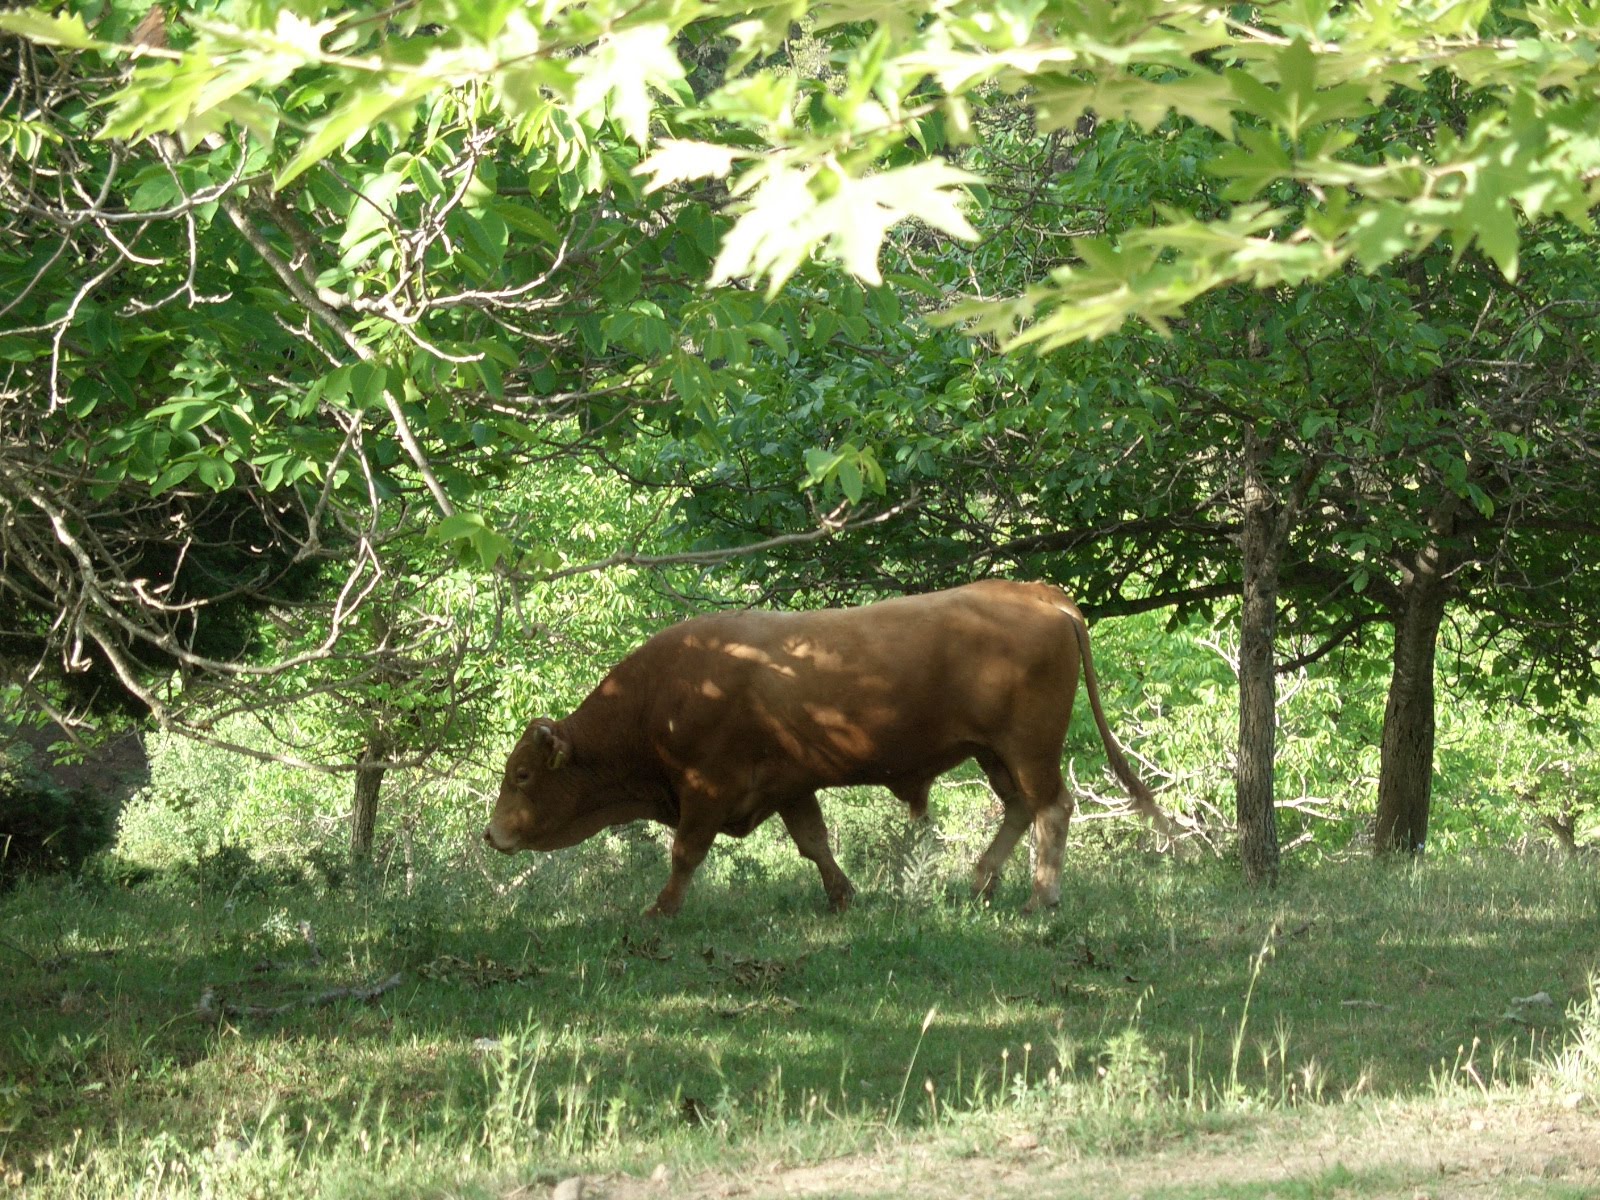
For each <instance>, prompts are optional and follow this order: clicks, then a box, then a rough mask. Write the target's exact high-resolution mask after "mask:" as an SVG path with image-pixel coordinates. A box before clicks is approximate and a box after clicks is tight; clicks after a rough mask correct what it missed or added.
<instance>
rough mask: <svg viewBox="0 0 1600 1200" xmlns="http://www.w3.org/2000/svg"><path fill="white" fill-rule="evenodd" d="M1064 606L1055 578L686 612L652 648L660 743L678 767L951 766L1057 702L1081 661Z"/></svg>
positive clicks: (829, 779)
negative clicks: (829, 603) (852, 601)
mask: <svg viewBox="0 0 1600 1200" xmlns="http://www.w3.org/2000/svg"><path fill="white" fill-rule="evenodd" d="M1064 602H1065V597H1064V596H1063V595H1062V594H1061V593H1060V592H1059V591H1058V590H1056V589H1054V588H1052V587H1049V586H1048V585H1042V584H1023V583H1011V582H1008V581H986V582H981V583H976V584H969V585H967V586H965V587H961V588H954V589H951V590H949V591H944V592H934V593H929V594H927V595H922V596H911V597H901V598H895V599H892V600H885V601H880V602H878V603H876V604H870V605H864V606H861V607H858V608H847V609H825V610H817V611H812V612H799V613H772V612H741V613H727V614H715V615H711V616H706V617H700V618H696V619H694V620H691V621H686V622H684V623H683V624H681V625H678V626H674V627H673V628H672V629H670V630H667V631H665V632H664V633H663V634H660V635H657V638H655V639H652V642H651V643H649V644H648V645H647V646H646V647H645V649H644V651H642V652H641V653H645V652H648V653H647V655H646V656H647V657H648V658H649V659H650V660H651V664H650V669H649V671H648V676H649V678H650V680H651V682H652V684H653V686H655V687H656V688H657V689H658V693H659V694H658V696H657V702H656V703H655V704H654V705H653V706H652V712H653V714H654V717H653V725H654V727H655V738H656V741H657V744H658V745H659V747H660V749H661V751H662V753H663V757H664V758H666V759H667V760H668V765H669V767H675V768H676V769H678V770H680V771H682V770H692V771H695V772H697V773H698V774H699V775H700V776H701V777H709V776H708V774H707V773H714V774H717V775H720V776H724V777H727V778H729V779H731V778H732V777H734V776H737V775H740V774H743V775H744V776H747V777H748V778H750V779H751V780H754V781H756V782H758V783H759V782H760V781H761V780H763V779H768V778H770V779H772V780H781V781H784V782H785V783H787V784H788V785H790V786H796V787H798V786H802V785H807V786H812V787H825V786H832V785H836V784H846V783H874V782H884V781H887V780H891V779H895V778H900V777H904V776H908V775H913V774H918V773H923V772H928V771H930V770H942V769H945V768H946V767H948V766H950V765H953V764H954V763H955V762H958V761H960V760H961V759H962V758H965V757H967V756H968V755H969V754H971V753H972V752H973V749H974V748H975V747H979V746H982V745H987V744H991V743H992V742H993V741H994V739H995V738H996V737H997V736H999V735H1000V734H1001V733H1003V732H1004V731H1005V729H1006V728H1008V727H1009V726H1012V725H1014V724H1015V723H1016V722H1017V721H1018V720H1022V719H1034V716H1036V714H1037V713H1038V712H1039V711H1041V706H1043V707H1044V708H1049V707H1050V706H1052V704H1053V705H1054V706H1056V707H1060V706H1061V703H1062V701H1063V700H1064V699H1065V690H1066V687H1067V686H1068V681H1067V679H1066V678H1065V677H1066V676H1067V674H1068V673H1069V672H1075V671H1076V669H1077V660H1076V650H1075V646H1074V643H1073V641H1072V631H1071V627H1070V625H1069V623H1068V620H1067V618H1066V617H1065V615H1064V614H1063V612H1062V610H1061V608H1060V605H1061V604H1062V603H1064ZM1030 714H1034V716H1030ZM1061 726H1062V728H1063V729H1064V726H1065V720H1064V718H1063V719H1062V720H1061ZM726 786H731V784H728V785H726Z"/></svg>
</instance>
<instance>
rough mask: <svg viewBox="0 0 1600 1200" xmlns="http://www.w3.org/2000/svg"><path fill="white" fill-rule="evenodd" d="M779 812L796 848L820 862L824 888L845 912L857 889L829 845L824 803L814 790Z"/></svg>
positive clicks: (832, 904) (830, 900)
mask: <svg viewBox="0 0 1600 1200" xmlns="http://www.w3.org/2000/svg"><path fill="white" fill-rule="evenodd" d="M778 815H779V816H780V817H782V818H783V827H784V828H785V829H787V830H788V831H789V836H790V837H791V838H793V839H794V844H795V848H796V849H797V850H799V851H800V853H801V855H802V856H803V857H805V858H809V859H810V860H811V861H812V862H814V863H816V864H817V870H818V871H819V872H820V873H821V874H822V890H823V891H824V892H826V893H827V894H828V906H829V907H830V908H832V909H833V911H834V912H844V910H845V909H847V908H849V907H850V900H851V898H852V897H854V896H855V894H856V889H855V887H854V886H853V885H852V884H851V882H850V879H849V877H848V876H846V875H845V873H844V872H843V871H842V870H840V869H839V864H838V862H837V861H835V859H834V857H833V850H832V849H831V848H829V846H828V825H827V822H825V821H824V820H823V819H822V806H821V805H820V804H818V803H817V794H816V793H815V792H810V793H808V794H806V795H805V796H803V797H801V798H800V799H798V800H793V801H790V802H789V803H788V804H786V805H784V806H783V807H782V808H780V809H779V810H778Z"/></svg>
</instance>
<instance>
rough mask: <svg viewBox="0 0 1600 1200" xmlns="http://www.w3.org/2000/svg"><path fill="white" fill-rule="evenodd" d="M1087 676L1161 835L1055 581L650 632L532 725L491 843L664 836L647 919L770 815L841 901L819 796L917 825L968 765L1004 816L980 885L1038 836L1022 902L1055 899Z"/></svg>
mask: <svg viewBox="0 0 1600 1200" xmlns="http://www.w3.org/2000/svg"><path fill="white" fill-rule="evenodd" d="M1080 670H1081V671H1082V673H1083V675H1084V678H1085V680H1086V681H1087V685H1088V693H1089V701H1090V707H1091V710H1092V711H1093V714H1094V719H1095V724H1096V726H1097V727H1098V729H1099V731H1100V735H1101V741H1102V742H1103V744H1104V745H1105V748H1106V753H1107V756H1108V758H1109V759H1110V762H1111V766H1112V769H1113V771H1114V772H1115V773H1116V775H1117V777H1118V778H1119V779H1120V780H1121V781H1122V783H1123V785H1124V786H1125V787H1126V788H1127V789H1128V791H1129V793H1130V794H1131V795H1132V797H1133V803H1134V807H1135V808H1136V809H1137V810H1139V811H1140V812H1142V813H1143V814H1144V815H1146V816H1147V817H1149V818H1150V819H1151V820H1153V821H1154V822H1155V823H1156V824H1157V825H1158V826H1159V827H1161V828H1162V829H1163V831H1165V832H1168V833H1170V832H1171V824H1170V822H1169V821H1168V820H1167V818H1166V816H1165V815H1164V814H1163V813H1162V812H1161V810H1160V809H1159V808H1158V807H1157V806H1156V804H1155V801H1154V799H1153V797H1152V796H1151V795H1150V792H1149V790H1148V789H1147V788H1146V787H1145V786H1144V784H1143V783H1142V782H1140V781H1139V779H1138V778H1137V777H1136V776H1135V775H1134V774H1133V772H1132V770H1131V769H1130V768H1129V766H1128V763H1127V759H1126V758H1125V757H1124V756H1123V753H1122V750H1121V747H1119V746H1118V745H1117V742H1116V739H1115V738H1114V737H1113V736H1112V733H1111V730H1110V727H1109V726H1108V725H1107V723H1106V720H1105V715H1104V713H1103V712H1102V710H1101V707H1100V698H1099V685H1098V683H1097V681H1096V678H1095V674H1094V666H1093V661H1092V659H1091V657H1090V653H1089V634H1088V628H1087V626H1086V624H1085V623H1084V620H1083V615H1082V614H1081V613H1080V612H1079V611H1078V609H1077V608H1076V606H1075V605H1073V603H1072V602H1071V600H1069V599H1068V598H1067V596H1066V595H1065V593H1063V592H1062V591H1060V589H1058V588H1055V587H1052V586H1050V585H1048V584H1039V583H1011V582H1006V581H1002V580H988V581H984V582H980V583H974V584H968V585H967V586H965V587H960V588H952V589H950V590H949V591H944V592H934V593H930V594H928V595H924V596H910V597H902V598H897V599H893V600H885V601H881V602H879V603H877V604H870V605H865V606H863V607H860V608H848V609H823V610H819V611H815V612H796V613H774V612H735V613H716V614H711V615H708V616H703V617H696V618H694V619H692V620H689V621H685V622H682V623H681V624H678V625H674V626H672V627H671V628H669V629H666V630H664V631H662V632H661V633H659V634H657V635H656V636H655V637H653V638H651V639H650V640H649V641H648V642H646V643H645V644H644V645H643V646H641V647H639V649H637V650H635V651H634V652H633V653H632V654H630V655H629V656H628V657H627V658H625V659H623V661H622V662H620V663H618V664H617V665H616V666H615V667H614V668H612V670H611V672H610V673H609V674H608V675H607V676H606V678H605V679H604V680H602V681H601V683H600V685H599V686H598V687H596V688H595V690H594V691H593V692H591V693H590V695H589V696H588V698H587V699H585V700H584V702H583V703H582V704H581V705H579V706H578V708H577V710H576V711H575V712H574V713H573V714H572V715H571V716H569V717H567V718H566V719H565V720H561V721H555V720H550V719H548V718H540V719H538V720H535V721H534V722H532V723H531V724H530V725H529V726H528V728H527V730H526V731H525V732H524V733H523V735H522V737H521V738H520V739H519V740H518V742H517V744H516V746H515V748H514V749H513V750H512V752H511V755H510V757H509V758H508V760H507V762H506V769H505V774H504V777H503V779H502V781H501V785H500V795H499V799H498V801H497V802H496V804H495V809H494V813H493V816H492V817H491V819H490V822H489V826H488V828H487V830H486V831H485V833H484V838H485V840H486V841H487V842H488V843H489V845H491V846H493V847H494V848H495V849H497V850H501V851H504V852H507V853H510V852H513V851H516V850H554V849H558V848H560V847H563V846H570V845H573V844H575V843H577V842H580V841H582V840H584V839H585V838H587V837H590V836H591V835H593V834H595V833H597V832H599V831H600V830H602V829H605V828H607V827H609V826H613V825H621V824H625V823H627V822H630V821H637V820H652V821H658V822H660V823H662V824H665V825H668V826H670V827H671V828H672V829H673V831H674V836H673V843H672V853H671V859H672V865H671V871H670V874H669V876H668V879H667V884H666V886H665V887H664V888H663V889H662V891H661V894H660V895H659V896H658V897H657V899H656V902H655V904H654V905H652V906H651V908H650V910H649V911H650V912H652V913H656V914H661V915H670V914H672V913H675V912H677V911H678V909H679V908H680V907H681V906H682V903H683V897H684V893H685V891H686V890H687V889H688V886H689V882H690V880H691V879H692V877H693V875H694V872H695V870H696V868H697V867H698V866H699V865H700V863H701V861H702V860H703V859H704V858H705V855H706V852H707V851H708V850H709V849H710V846H711V843H712V841H713V840H714V839H715V838H716V836H717V834H719V833H725V834H728V835H730V836H733V837H744V836H746V835H747V834H749V833H750V832H751V831H752V830H754V829H755V828H756V827H757V826H759V825H760V824H761V823H762V822H764V821H766V820H767V819H768V818H769V817H771V816H773V815H774V814H776V815H778V816H779V817H780V818H782V820H783V823H784V826H785V827H786V828H787V829H788V831H789V834H790V836H791V837H792V838H793V839H794V842H795V845H796V847H797V848H798V849H799V851H800V853H801V854H802V855H804V856H805V857H806V858H808V859H810V860H811V861H812V862H814V863H815V864H816V865H817V869H818V871H819V873H820V874H821V877H822V885H823V889H824V891H825V892H826V893H827V896H828V900H829V903H830V904H831V905H832V906H833V907H834V908H835V909H843V908H845V907H847V906H848V905H849V903H850V898H851V896H852V895H853V894H854V888H853V887H852V885H851V883H850V881H849V879H847V878H846V877H845V874H844V872H843V871H841V870H840V869H839V865H838V863H837V862H835V861H834V857H833V853H832V851H831V849H830V848H829V845H828V830H827V826H826V824H825V823H824V821H823V817H822V810H821V807H820V806H819V805H818V802H817V791H818V790H819V789H821V788H828V787H840V786H848V785H861V784H873V785H878V786H882V787H886V788H888V789H889V790H890V791H891V792H892V793H893V794H894V795H895V796H896V797H898V798H899V799H900V800H901V801H902V802H904V803H905V804H906V805H907V807H908V808H909V809H910V810H911V813H912V815H913V816H916V817H921V816H922V815H924V814H925V813H926V811H927V806H928V794H929V790H930V788H931V787H932V784H933V781H934V780H935V779H936V778H937V777H938V776H939V775H941V774H943V773H944V772H945V771H948V770H950V769H951V768H952V767H954V766H956V765H957V764H959V763H961V762H964V761H966V760H967V759H976V760H977V761H978V764H979V765H980V766H981V767H982V769H983V771H984V773H985V774H986V776H987V777H988V779H989V782H990V784H991V785H992V786H993V787H994V789H995V792H996V794H997V795H998V796H999V797H1000V800H1001V802H1002V804H1003V806H1004V810H1005V815H1004V817H1003V819H1002V821H1001V826H1000V829H999V831H998V832H997V833H996V835H995V838H994V841H993V842H992V843H991V844H990V845H989V847H988V849H986V850H985V851H984V852H983V854H982V855H981V856H980V857H979V859H978V862H977V865H976V867H975V868H974V880H973V882H974V888H975V890H977V891H979V892H988V891H990V890H992V889H993V887H994V884H995V881H996V880H997V878H998V876H999V873H1000V869H1001V867H1002V866H1003V865H1004V864H1005V861H1006V860H1007V859H1008V858H1009V857H1010V855H1011V852H1012V850H1013V849H1014V847H1015V845H1016V843H1017V841H1018V840H1019V839H1020V837H1021V835H1022V834H1023V833H1024V832H1025V831H1026V830H1027V828H1028V826H1029V825H1030V824H1031V825H1032V826H1033V829H1034V834H1035V838H1036V841H1037V846H1038V854H1037V867H1036V870H1035V873H1034V880H1033V894H1032V898H1031V899H1030V901H1029V905H1030V906H1032V907H1037V906H1040V905H1051V904H1055V903H1056V902H1057V900H1058V898H1059V895H1060V874H1061V856H1062V851H1063V848H1064V843H1065V837H1066V830H1067V824H1068V821H1069V819H1070V817H1071V815H1072V801H1071V797H1070V795H1069V794H1068V792H1067V790H1066V787H1065V785H1064V783H1063V781H1062V777H1061V753H1062V743H1063V741H1064V739H1065V737H1066V730H1067V723H1068V721H1069V719H1070V717H1071V714H1072V702H1073V697H1074V694H1075V692H1076V690H1077V684H1078V676H1079V672H1080Z"/></svg>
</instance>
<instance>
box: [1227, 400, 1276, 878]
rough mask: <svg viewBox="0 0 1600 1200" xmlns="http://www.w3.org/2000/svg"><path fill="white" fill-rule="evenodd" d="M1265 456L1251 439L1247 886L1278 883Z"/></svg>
mask: <svg viewBox="0 0 1600 1200" xmlns="http://www.w3.org/2000/svg"><path fill="white" fill-rule="evenodd" d="M1261 458H1262V448H1261V446H1260V443H1259V439H1258V438H1257V437H1256V435H1255V434H1254V433H1253V432H1247V433H1246V435H1245V456H1244V514H1243V529H1242V534H1241V549H1242V551H1243V557H1244V598H1243V606H1242V610H1241V613H1240V617H1239V748H1238V765H1237V768H1236V770H1235V772H1234V801H1235V806H1236V815H1237V819H1238V824H1239V858H1240V861H1241V864H1242V866H1243V868H1244V878H1245V882H1246V883H1248V884H1251V885H1252V886H1257V887H1263V886H1264V887H1273V886H1275V885H1276V884H1277V882H1278V820H1277V812H1276V809H1275V808H1274V806H1273V761H1274V756H1275V755H1276V753H1277V739H1278V717H1277V671H1276V667H1275V661H1274V653H1273V639H1274V637H1275V636H1276V633H1277V627H1278V568H1279V565H1280V562H1281V560H1282V544H1281V539H1280V537H1279V531H1280V523H1279V520H1278V517H1279V513H1278V503H1277V501H1276V499H1275V498H1274V496H1273V493H1272V489H1271V487H1270V486H1269V485H1268V483H1267V481H1266V479H1265V477H1264V474H1263V471H1262V462H1261Z"/></svg>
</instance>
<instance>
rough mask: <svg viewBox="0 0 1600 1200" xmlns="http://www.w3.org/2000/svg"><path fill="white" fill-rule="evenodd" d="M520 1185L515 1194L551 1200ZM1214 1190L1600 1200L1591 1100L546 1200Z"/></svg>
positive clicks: (1294, 1123)
mask: <svg viewBox="0 0 1600 1200" xmlns="http://www.w3.org/2000/svg"><path fill="white" fill-rule="evenodd" d="M548 1194H550V1192H549V1191H548V1190H547V1189H543V1188H539V1189H523V1190H521V1191H520V1192H518V1193H517V1194H516V1195H517V1197H518V1200H533V1197H534V1196H536V1195H548ZM1212 1195H1218V1196H1222V1195H1225V1196H1228V1197H1237V1198H1259V1200H1269V1198H1272V1200H1290V1198H1291V1197H1293V1198H1301V1197H1305V1198H1311V1197H1316V1198H1323V1197H1329V1198H1331V1197H1346V1196H1348V1197H1357V1196H1359V1197H1363V1198H1366V1197H1378V1198H1382V1200H1388V1198H1395V1200H1455V1198H1457V1197H1461V1198H1478V1197H1483V1198H1490V1197H1493V1198H1496V1200H1499V1198H1501V1197H1549V1198H1551V1200H1556V1198H1560V1200H1574V1198H1578V1197H1597V1198H1600V1113H1597V1111H1596V1109H1595V1107H1594V1105H1593V1104H1592V1102H1586V1103H1585V1104H1584V1105H1583V1106H1581V1107H1567V1106H1564V1105H1560V1104H1551V1105H1539V1104H1530V1103H1527V1102H1525V1101H1524V1102H1519V1103H1516V1104H1486V1105H1482V1106H1475V1107H1457V1106H1452V1107H1449V1108H1443V1107H1440V1106H1437V1105H1431V1106H1423V1105H1418V1106H1412V1107H1409V1108H1408V1107H1405V1106H1401V1105H1395V1104H1373V1105H1370V1106H1361V1105H1355V1106H1349V1107H1340V1108H1332V1109H1323V1110H1318V1111H1312V1112H1309V1113H1301V1114H1298V1115H1292V1116H1288V1117H1283V1116H1279V1117H1266V1118H1263V1120H1262V1121H1261V1122H1260V1123H1259V1124H1256V1125H1254V1126H1253V1127H1247V1128H1243V1129H1239V1130H1235V1131H1232V1132H1228V1133H1225V1134H1199V1135H1190V1136H1188V1137H1186V1138H1184V1139H1183V1140H1182V1141H1180V1142H1176V1143H1174V1144H1171V1145H1169V1146H1166V1147H1163V1148H1160V1149H1157V1150H1155V1151H1152V1152H1149V1153H1145V1154H1137V1155H1129V1156H1125V1157H1124V1156H1119V1157H1086V1156H1082V1155H1079V1154H1078V1153H1077V1152H1076V1151H1075V1149H1074V1148H1073V1146H1071V1145H1070V1144H1057V1143H1054V1142H1052V1140H1051V1139H1050V1138H1049V1137H1048V1136H1039V1135H1037V1134H1035V1133H1033V1132H1032V1131H1030V1130H1028V1129H1025V1128H1022V1127H1020V1126H1019V1127H1017V1128H1015V1129H1013V1130H1010V1131H1004V1132H1002V1133H1000V1135H999V1136H998V1137H997V1138H995V1139H994V1144H993V1145H992V1146H988V1147H984V1146H981V1145H980V1146H977V1147H974V1148H970V1149H969V1150H968V1151H967V1152H965V1153H963V1152H962V1150H961V1148H960V1147H959V1146H958V1145H952V1144H951V1143H950V1142H948V1141H946V1142H942V1143H933V1142H927V1143H924V1142H918V1141H908V1142H905V1143H902V1144H900V1145H897V1146H895V1147H892V1148H890V1149H886V1150H880V1151H876V1152H873V1153H871V1154H859V1155H852V1156H849V1157H844V1158H838V1159H833V1160H829V1161H825V1162H821V1163H814V1164H809V1165H785V1164H781V1163H774V1164H771V1165H768V1166H756V1167H754V1168H750V1169H747V1170H743V1171H740V1172H737V1173H711V1174H704V1175H683V1176H674V1175H672V1174H670V1173H668V1172H667V1171H666V1169H665V1168H661V1169H659V1170H658V1171H657V1172H656V1175H655V1177H654V1178H653V1179H635V1178H624V1177H616V1176H612V1177H597V1178H587V1179H569V1180H565V1181H563V1182H562V1183H561V1184H558V1185H557V1186H556V1188H555V1189H554V1197H553V1200H656V1198H659V1197H664V1196H670V1197H672V1198H673V1200H724V1198H728V1197H742V1198H748V1200H770V1198H775V1197H796V1196H803V1197H831V1196H837V1197H856V1198H861V1200H865V1198H867V1197H890V1196H894V1197H900V1196H915V1197H917V1198H918V1200H945V1198H950V1200H956V1198H965V1197H969V1196H981V1197H1002V1198H1006V1197H1023V1196H1026V1197H1028V1198H1029V1200H1045V1198H1050V1200H1057V1198H1060V1200H1066V1198H1070V1197H1083V1198H1085V1200H1090V1198H1092V1200H1157V1198H1158V1197H1171V1198H1174V1200H1176V1198H1178V1197H1183V1198H1197V1197H1207V1196H1212Z"/></svg>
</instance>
